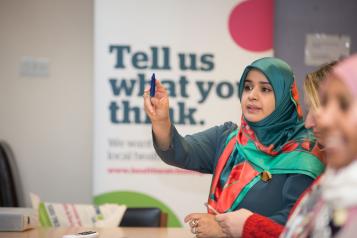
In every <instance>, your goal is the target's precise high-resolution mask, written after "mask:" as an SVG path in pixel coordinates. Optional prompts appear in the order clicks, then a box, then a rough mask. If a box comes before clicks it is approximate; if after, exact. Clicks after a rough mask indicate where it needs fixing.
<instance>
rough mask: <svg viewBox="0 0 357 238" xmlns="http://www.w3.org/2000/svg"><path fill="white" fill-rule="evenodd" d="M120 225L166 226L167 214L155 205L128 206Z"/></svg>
mask: <svg viewBox="0 0 357 238" xmlns="http://www.w3.org/2000/svg"><path fill="white" fill-rule="evenodd" d="M119 226H122V227H166V226H167V214H166V213H163V212H161V210H160V208H157V207H135V208H133V207H129V208H127V209H126V211H125V213H124V216H123V218H122V220H121V222H120V224H119Z"/></svg>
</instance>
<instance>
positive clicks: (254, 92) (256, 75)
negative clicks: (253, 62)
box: [241, 69, 275, 122]
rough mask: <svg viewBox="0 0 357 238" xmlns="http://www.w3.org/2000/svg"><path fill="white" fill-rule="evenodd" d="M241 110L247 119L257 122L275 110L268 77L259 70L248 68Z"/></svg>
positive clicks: (272, 92)
mask: <svg viewBox="0 0 357 238" xmlns="http://www.w3.org/2000/svg"><path fill="white" fill-rule="evenodd" d="M241 104H242V112H243V115H244V117H245V119H246V120H247V121H250V122H258V121H261V120H263V119H264V118H266V117H267V116H269V115H270V114H271V113H272V112H273V111H274V110H275V95H274V91H273V87H272V86H271V84H270V83H269V81H268V79H267V78H266V77H265V75H264V74H263V73H261V72H260V71H259V70H254V69H252V70H250V71H249V73H248V75H247V77H246V79H245V81H244V89H243V94H242V100H241Z"/></svg>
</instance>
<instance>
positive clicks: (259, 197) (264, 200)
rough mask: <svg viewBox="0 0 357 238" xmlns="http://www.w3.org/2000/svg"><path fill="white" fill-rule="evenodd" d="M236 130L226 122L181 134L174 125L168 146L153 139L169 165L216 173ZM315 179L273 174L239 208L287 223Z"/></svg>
mask: <svg viewBox="0 0 357 238" xmlns="http://www.w3.org/2000/svg"><path fill="white" fill-rule="evenodd" d="M235 129H237V125H236V124H234V123H232V122H226V123H224V124H223V125H220V126H215V127H212V128H210V129H207V130H205V131H202V132H199V133H196V134H193V135H187V136H185V137H182V136H181V135H180V134H179V133H178V132H177V130H176V128H175V126H174V125H171V143H170V147H169V149H168V150H166V151H162V150H160V148H158V146H157V144H156V141H155V138H153V141H154V148H155V150H156V152H157V154H158V155H159V156H160V158H161V159H162V160H163V161H164V162H165V163H167V164H169V165H173V166H177V167H179V168H183V169H189V170H194V171H198V172H201V173H209V174H213V173H214V169H215V167H216V164H217V162H218V159H219V157H220V155H221V153H222V152H223V149H224V147H225V143H226V140H227V137H228V135H229V134H230V133H231V132H232V131H234V130H235ZM313 180H314V179H313V178H311V177H309V176H307V175H304V174H274V175H273V178H272V179H271V180H270V181H269V182H263V181H262V180H260V181H259V182H257V183H256V184H255V185H254V186H253V187H252V188H251V189H250V190H249V192H248V193H247V195H246V196H245V197H244V199H243V200H242V202H241V203H240V205H239V206H238V207H237V209H239V208H245V209H248V210H250V211H252V212H254V213H258V214H261V215H263V216H266V217H269V218H271V219H273V220H274V221H276V222H278V223H280V224H282V225H284V224H285V223H286V221H287V218H288V215H289V212H290V209H291V208H292V207H293V205H294V203H295V202H296V201H297V199H298V198H299V196H300V194H301V193H302V192H303V191H304V190H305V189H306V188H308V187H309V185H310V184H311V183H312V182H313Z"/></svg>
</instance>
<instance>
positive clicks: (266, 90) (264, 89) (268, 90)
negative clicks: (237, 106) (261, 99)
mask: <svg viewBox="0 0 357 238" xmlns="http://www.w3.org/2000/svg"><path fill="white" fill-rule="evenodd" d="M262 91H263V92H264V93H270V92H271V91H273V90H272V89H271V88H262Z"/></svg>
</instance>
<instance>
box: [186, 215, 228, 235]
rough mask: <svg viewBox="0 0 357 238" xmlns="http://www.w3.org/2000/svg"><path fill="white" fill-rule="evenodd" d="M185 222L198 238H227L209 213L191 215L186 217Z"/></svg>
mask: <svg viewBox="0 0 357 238" xmlns="http://www.w3.org/2000/svg"><path fill="white" fill-rule="evenodd" d="M185 222H186V223H188V224H189V225H190V227H191V232H192V233H193V234H195V235H196V237H197V238H213V237H214V238H220V237H222V238H223V237H227V236H226V235H225V234H224V233H223V232H222V229H221V227H220V226H219V225H218V223H217V222H216V221H215V217H214V215H212V214H208V213H191V214H189V215H188V216H186V217H185Z"/></svg>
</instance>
